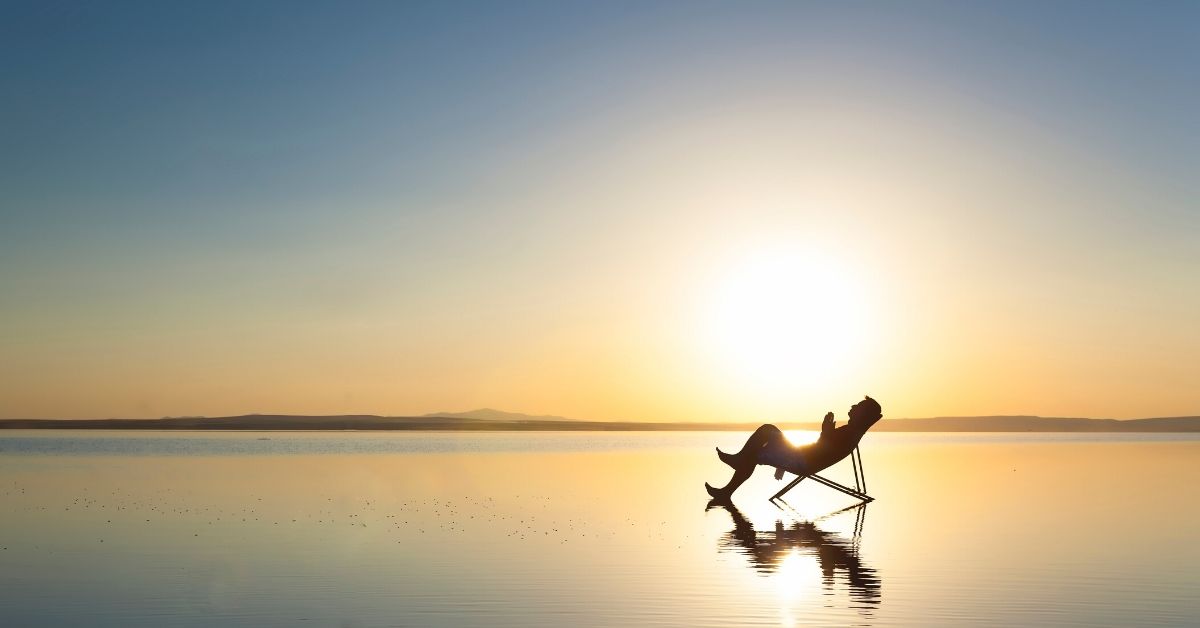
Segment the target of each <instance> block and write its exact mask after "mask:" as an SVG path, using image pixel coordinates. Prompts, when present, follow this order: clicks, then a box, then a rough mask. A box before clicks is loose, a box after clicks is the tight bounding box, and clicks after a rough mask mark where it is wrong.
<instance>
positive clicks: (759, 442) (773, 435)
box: [717, 423, 786, 469]
mask: <svg viewBox="0 0 1200 628" xmlns="http://www.w3.org/2000/svg"><path fill="white" fill-rule="evenodd" d="M778 440H786V439H785V437H784V435H783V432H782V431H781V430H780V429H779V428H777V427H775V426H774V425H771V424H770V423H767V424H765V425H760V426H759V427H758V429H756V430H754V433H753V434H751V435H750V438H747V439H746V444H745V445H742V449H741V451H739V452H737V453H736V454H727V453H725V452H723V451H721V450H720V448H718V449H717V457H718V458H720V459H721V462H724V463H725V464H727V465H729V466H731V467H733V468H734V469H740V468H742V467H743V466H745V465H746V463H747V462H755V463H756V462H758V451H759V450H760V449H762V448H763V447H764V446H765V445H767V444H768V443H771V442H774V441H778Z"/></svg>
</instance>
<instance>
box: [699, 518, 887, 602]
mask: <svg viewBox="0 0 1200 628" xmlns="http://www.w3.org/2000/svg"><path fill="white" fill-rule="evenodd" d="M709 507H710V508H712V507H720V508H723V509H725V510H726V511H727V512H728V513H729V515H730V517H732V519H733V530H730V531H729V532H726V533H725V534H723V535H721V538H720V541H719V542H718V543H719V545H718V548H719V550H720V551H728V552H734V553H738V554H742V555H745V556H746V557H748V558H749V559H750V563H751V566H752V567H753V569H754V570H755V571H757V572H759V573H760V574H763V575H771V574H774V573H776V572H777V571H778V570H779V568H780V566H781V565H782V564H783V562H784V560H785V559H786V558H787V557H788V556H790V555H792V554H793V553H794V552H796V551H800V552H810V553H812V554H815V556H816V558H817V562H818V564H819V565H820V569H821V576H822V578H821V584H822V589H823V590H824V593H825V594H826V595H829V594H831V592H832V590H833V589H834V587H835V586H836V584H837V579H838V573H839V572H841V573H844V574H845V577H846V579H847V580H848V589H849V591H850V598H851V601H853V602H856V603H858V604H861V605H864V606H868V607H874V606H878V605H879V602H880V597H881V591H880V589H881V581H880V578H879V574H878V572H876V570H875V569H872V568H871V567H868V566H866V565H864V564H863V562H862V559H861V557H860V556H859V538H860V536H861V534H862V526H863V521H864V519H865V518H866V509H867V505H866V504H858V505H855V506H851V507H850V508H846V509H843V510H839V511H837V512H833V513H830V514H828V515H826V516H824V517H820V518H818V519H817V520H816V521H796V522H793V523H792V524H791V525H784V522H783V521H782V520H779V519H777V520H776V521H775V528H774V529H773V530H770V531H758V530H755V529H754V525H753V524H752V523H750V521H749V520H748V519H746V517H745V516H743V515H742V513H741V511H739V510H738V509H737V507H736V506H734V505H733V504H730V503H718V502H713V503H711V504H709ZM852 511H853V512H854V514H855V520H854V536H853V538H852V539H846V538H845V537H843V536H841V535H839V534H837V533H832V532H826V531H825V530H822V529H821V528H819V527H818V526H817V523H818V522H820V521H822V520H825V519H828V518H830V517H833V516H835V515H839V514H842V513H847V514H848V513H850V512H852Z"/></svg>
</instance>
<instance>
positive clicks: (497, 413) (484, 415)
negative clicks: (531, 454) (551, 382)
mask: <svg viewBox="0 0 1200 628" xmlns="http://www.w3.org/2000/svg"><path fill="white" fill-rule="evenodd" d="M424 416H427V417H442V418H446V419H479V420H481V421H570V420H572V419H568V418H565V417H561V416H553V415H549V414H541V415H532V414H521V413H520V412H504V411H503V410H493V409H492V408H480V409H478V410H470V411H467V412H432V413H430V414H426V415H424Z"/></svg>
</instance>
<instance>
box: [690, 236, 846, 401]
mask: <svg viewBox="0 0 1200 628" xmlns="http://www.w3.org/2000/svg"><path fill="white" fill-rule="evenodd" d="M864 292H865V291H864V287H863V286H862V285H861V283H860V282H859V281H858V280H857V278H856V276H855V273H853V272H852V271H851V270H850V269H849V267H848V266H846V265H844V264H843V263H841V262H840V261H839V260H838V259H836V258H834V257H831V256H829V255H818V254H815V253H811V252H804V251H775V252H764V253H759V254H756V255H752V256H750V257H748V258H746V259H743V260H742V261H740V262H739V263H736V264H734V265H732V266H731V267H730V268H729V269H728V270H727V271H726V272H725V273H723V275H722V276H721V277H719V278H718V279H717V281H716V282H715V290H714V293H713V300H712V304H711V306H710V307H709V309H708V313H707V321H706V324H705V332H706V335H707V339H706V343H707V344H708V346H709V347H710V348H711V350H712V352H713V354H714V356H715V358H716V359H717V360H718V361H719V362H720V364H721V366H722V369H723V370H724V371H726V372H727V373H729V374H730V375H732V376H736V377H738V378H739V379H740V380H742V382H743V383H744V384H747V385H750V386H752V387H753V388H755V389H756V390H758V391H763V392H783V391H786V390H801V389H807V388H810V387H816V386H821V385H825V384H828V383H829V382H830V381H832V380H833V379H835V378H837V377H839V376H842V375H844V374H845V373H846V372H847V370H848V369H849V368H850V367H851V366H853V365H854V364H855V362H856V361H857V360H859V359H860V358H861V352H862V348H863V346H864V344H865V342H866V339H867V336H868V332H869V320H868V319H869V316H868V314H869V313H868V306H867V298H866V297H867V295H866V294H865V293H864Z"/></svg>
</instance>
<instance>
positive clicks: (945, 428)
mask: <svg viewBox="0 0 1200 628" xmlns="http://www.w3.org/2000/svg"><path fill="white" fill-rule="evenodd" d="M874 429H875V430H878V431H881V432H1200V417H1198V416H1180V417H1161V418H1153V419H1128V420H1120V421H1119V420H1116V419H1083V418H1063V417H1041V416H972V417H934V418H930V419H884V420H882V421H880V422H879V424H878V425H876V426H875V428H874Z"/></svg>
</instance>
